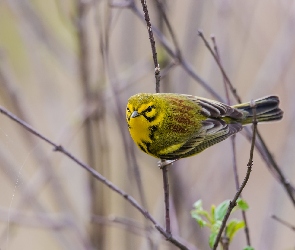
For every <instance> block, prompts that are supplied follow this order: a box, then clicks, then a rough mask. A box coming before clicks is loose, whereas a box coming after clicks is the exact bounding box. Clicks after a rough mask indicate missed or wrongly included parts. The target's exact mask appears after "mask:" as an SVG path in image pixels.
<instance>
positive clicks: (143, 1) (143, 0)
mask: <svg viewBox="0 0 295 250" xmlns="http://www.w3.org/2000/svg"><path fill="white" fill-rule="evenodd" d="M141 5H142V9H143V13H144V19H145V21H146V26H147V30H148V33H149V39H150V42H151V48H152V53H153V59H154V66H155V78H156V93H159V92H160V79H161V74H160V71H161V70H160V65H159V63H158V59H157V50H156V45H155V39H154V34H153V30H152V25H151V21H150V16H149V12H148V8H147V4H146V0H141Z"/></svg>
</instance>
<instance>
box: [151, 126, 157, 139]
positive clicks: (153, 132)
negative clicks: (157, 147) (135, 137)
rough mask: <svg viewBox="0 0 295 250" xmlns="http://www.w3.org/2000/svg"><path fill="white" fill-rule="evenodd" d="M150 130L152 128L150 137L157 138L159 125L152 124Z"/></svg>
mask: <svg viewBox="0 0 295 250" xmlns="http://www.w3.org/2000/svg"><path fill="white" fill-rule="evenodd" d="M149 130H150V134H149V137H150V138H151V140H152V141H153V140H154V139H155V132H156V131H157V130H158V126H156V125H154V126H151V127H149Z"/></svg>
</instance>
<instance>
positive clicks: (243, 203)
mask: <svg viewBox="0 0 295 250" xmlns="http://www.w3.org/2000/svg"><path fill="white" fill-rule="evenodd" d="M237 205H238V207H239V208H240V209H241V210H243V211H246V210H248V209H249V205H248V203H247V202H246V201H245V200H243V199H241V198H239V199H238V200H237Z"/></svg>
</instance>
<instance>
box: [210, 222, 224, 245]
mask: <svg viewBox="0 0 295 250" xmlns="http://www.w3.org/2000/svg"><path fill="white" fill-rule="evenodd" d="M221 224H222V222H221V221H216V222H215V223H214V224H213V225H212V228H211V234H210V236H209V246H210V247H211V248H213V245H214V243H215V240H216V237H217V234H218V232H219V229H220V227H221Z"/></svg>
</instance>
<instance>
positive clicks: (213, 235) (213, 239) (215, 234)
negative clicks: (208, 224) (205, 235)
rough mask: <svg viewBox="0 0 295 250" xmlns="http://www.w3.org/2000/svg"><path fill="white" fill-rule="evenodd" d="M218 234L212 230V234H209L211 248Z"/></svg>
mask: <svg viewBox="0 0 295 250" xmlns="http://www.w3.org/2000/svg"><path fill="white" fill-rule="evenodd" d="M217 234H218V233H216V232H211V234H210V236H209V246H210V248H213V246H214V243H215V240H216V237H217Z"/></svg>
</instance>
